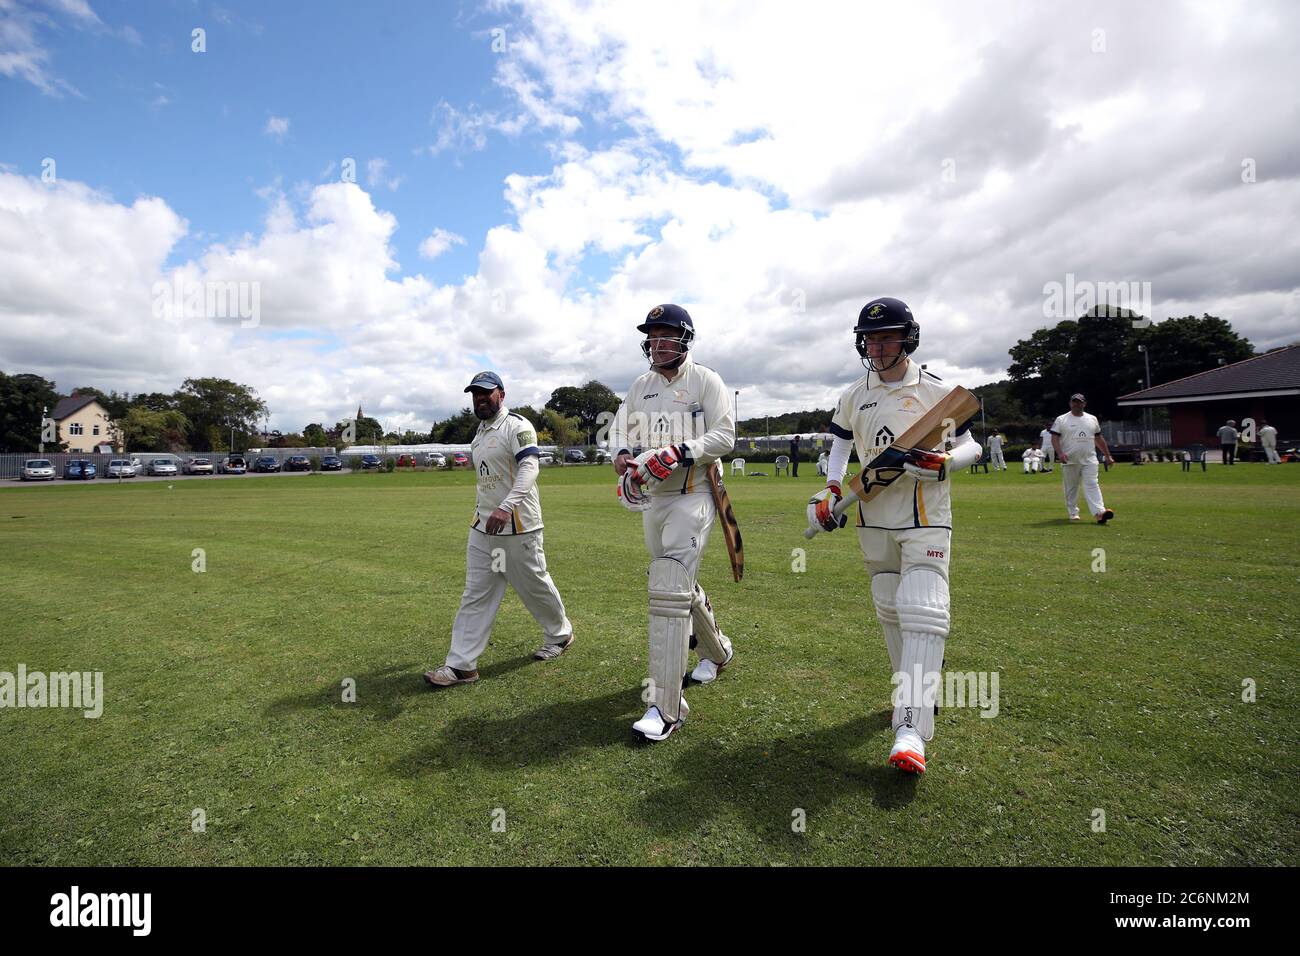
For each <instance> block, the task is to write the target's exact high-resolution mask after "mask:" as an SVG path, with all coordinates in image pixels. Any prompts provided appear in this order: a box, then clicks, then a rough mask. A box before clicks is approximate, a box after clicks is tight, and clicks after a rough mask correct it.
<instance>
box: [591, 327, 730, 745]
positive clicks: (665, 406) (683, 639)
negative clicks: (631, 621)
mask: <svg viewBox="0 0 1300 956" xmlns="http://www.w3.org/2000/svg"><path fill="white" fill-rule="evenodd" d="M637 330H638V331H640V332H642V333H644V334H645V336H646V339H645V341H644V342H643V343H642V344H641V351H642V352H644V353H645V356H646V358H647V359H648V360H649V362H650V370H649V371H648V372H646V373H645V374H644V375H642V376H641V377H640V378H638V379H637V380H636V381H634V382H633V383H632V387H631V388H629V389H628V392H627V397H626V398H625V399H624V400H623V403H622V404H621V405H620V406H619V409H618V413H617V415H616V416H615V418H614V423H613V426H612V428H611V430H610V437H609V445H610V447H611V448H615V449H618V451H617V453H616V454H615V456H614V470H615V472H617V473H618V475H619V498H620V500H621V501H622V502H623V504H624V505H626V506H627V507H629V508H631V509H632V510H634V511H640V512H642V525H643V529H644V533H645V543H646V548H647V549H648V550H649V552H650V558H651V560H650V572H649V590H650V682H649V684H648V688H649V694H648V695H647V703H648V704H649V705H650V706H649V708H648V709H647V710H646V712H645V715H644V716H643V717H642V718H641V719H640V720H638V721H637V722H636V723H634V724H633V725H632V731H633V733H635V734H636V735H637V736H639V737H641V738H642V739H644V740H664V739H666V738H667V737H668V736H669V735H671V734H672V733H673V731H675V730H677V728H679V727H681V726H682V723H683V721H685V719H686V715H687V713H688V712H689V707H688V706H687V704H686V698H685V696H684V695H683V693H682V687H683V684H684V683H685V677H686V668H687V665H688V663H689V652H690V649H691V648H694V649H695V650H696V652H697V653H698V654H699V657H700V660H699V664H698V666H696V668H695V670H694V671H692V672H691V677H692V678H693V679H694V680H695V681H698V682H699V683H701V684H708V683H711V682H712V681H713V680H714V679H715V678H717V676H718V673H719V672H720V671H721V670H722V669H723V668H724V667H726V666H727V665H728V664H730V663H731V661H732V659H733V657H734V656H735V652H734V651H733V649H732V646H731V641H730V640H729V639H728V638H727V636H726V635H725V634H723V633H722V631H721V629H720V628H719V627H718V624H717V621H716V619H715V618H714V616H713V607H712V605H711V604H710V602H709V599H708V597H707V596H706V595H705V593H704V590H703V589H702V588H701V587H700V586H699V584H698V583H697V582H696V575H697V572H698V570H699V566H700V556H701V555H703V554H704V549H705V546H706V545H707V544H708V540H709V530H710V528H711V527H712V525H713V519H714V516H715V514H716V507H715V505H714V502H713V496H712V494H711V493H710V487H709V482H708V478H707V473H706V469H708V468H711V467H713V463H714V462H715V461H717V460H718V459H719V458H720V457H721V456H723V455H725V454H726V453H727V452H729V451H731V449H732V447H733V446H734V445H735V440H736V428H735V422H734V421H733V420H732V413H731V402H730V399H729V393H728V392H727V386H726V385H725V384H723V381H722V377H721V376H720V375H718V373H717V372H715V371H713V369H711V368H706V367H705V366H703V365H697V364H696V363H695V362H694V361H692V360H691V357H690V354H689V351H690V348H691V343H692V341H693V340H694V338H695V324H694V323H693V322H692V320H691V317H690V315H689V314H688V313H687V311H686V310H685V309H683V308H682V307H681V306H678V305H669V304H665V305H657V306H655V307H654V308H653V309H651V310H650V313H649V315H647V316H646V319H645V322H644V323H642V324H641V325H638V326H637ZM639 449H646V450H645V451H642V452H640V454H637V455H635V456H634V455H633V450H639Z"/></svg>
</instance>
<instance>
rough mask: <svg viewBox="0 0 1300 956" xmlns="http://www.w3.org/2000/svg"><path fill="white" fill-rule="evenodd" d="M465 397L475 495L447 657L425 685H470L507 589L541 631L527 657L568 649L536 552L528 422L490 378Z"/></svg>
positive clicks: (534, 459)
mask: <svg viewBox="0 0 1300 956" xmlns="http://www.w3.org/2000/svg"><path fill="white" fill-rule="evenodd" d="M465 391H467V392H470V393H471V394H472V395H473V402H474V415H475V416H476V417H477V418H478V419H479V422H480V424H479V427H478V432H477V433H476V434H475V435H474V441H473V442H472V443H471V445H470V456H471V459H472V461H473V464H474V467H475V469H476V470H477V471H478V495H477V500H476V502H475V510H474V520H473V522H472V523H471V524H470V530H469V542H468V544H467V546H466V553H465V592H464V593H463V594H462V595H461V598H460V610H459V611H458V612H457V613H456V621H455V623H454V624H452V628H451V651H450V652H449V653H448V654H447V662H446V663H445V664H443V665H442V666H441V667H439V668H438V669H437V670H432V671H429V672H428V673H426V674H425V675H424V679H425V681H426V682H427V683H428V684H429V685H430V686H431V687H450V686H452V685H454V684H472V683H473V682H474V681H476V680H478V659H479V656H480V655H481V654H482V653H483V651H484V650H486V648H487V644H488V637H489V636H490V635H491V633H492V623H493V621H495V620H496V614H497V608H498V607H500V605H501V599H502V598H503V597H504V596H505V593H506V585H507V584H509V585H510V586H511V587H513V588H514V589H515V592H516V593H517V594H518V595H519V597H520V599H521V600H522V601H523V602H524V607H526V608H528V613H530V614H532V616H533V618H534V619H535V620H536V621H537V623H538V624H540V625H541V627H542V634H543V643H542V646H541V647H540V648H538V650H537V652H536V653H534V654H533V657H534V658H536V659H537V660H543V661H544V660H552V659H553V658H556V657H559V656H560V655H561V654H563V653H564V652H565V651H566V650H568V649H569V646H570V645H571V644H573V626H572V625H571V624H570V623H569V619H568V617H567V616H566V615H565V613H564V602H563V601H562V600H561V599H560V592H559V591H558V590H557V589H556V587H555V582H554V581H552V580H551V575H550V573H549V572H548V571H547V570H546V553H545V552H544V551H543V550H542V503H541V499H540V497H539V496H538V493H537V473H538V450H537V433H536V431H535V430H534V429H533V425H532V423H531V422H530V421H528V419H526V418H524V417H523V416H522V415H518V414H516V413H515V412H512V411H510V410H509V409H507V408H506V406H505V399H506V390H505V385H503V384H502V382H501V377H500V376H499V375H497V373H496V372H479V373H478V374H477V375H475V376H474V379H473V381H471V382H470V383H469V385H468V386H467V387H466V389H465Z"/></svg>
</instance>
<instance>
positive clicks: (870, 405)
mask: <svg viewBox="0 0 1300 956" xmlns="http://www.w3.org/2000/svg"><path fill="white" fill-rule="evenodd" d="M879 404H880V403H879V402H867V404H865V405H859V406H858V411H860V412H865V411H866V410H867V409H868V408H875V407H876V406H877V405H879Z"/></svg>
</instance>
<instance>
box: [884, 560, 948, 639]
mask: <svg viewBox="0 0 1300 956" xmlns="http://www.w3.org/2000/svg"><path fill="white" fill-rule="evenodd" d="M895 601H896V602H897V604H898V623H899V626H900V627H901V628H902V629H903V632H904V634H907V633H908V632H913V633H916V634H933V635H935V636H937V637H947V636H948V625H949V622H950V619H951V616H950V615H949V613H948V582H947V581H946V580H945V579H944V577H943V575H941V574H939V572H938V571H935V570H934V569H933V568H912V569H911V570H910V571H908V572H907V573H906V574H904V575H903V577H902V580H900V581H899V582H898V593H897V595H896V597H895Z"/></svg>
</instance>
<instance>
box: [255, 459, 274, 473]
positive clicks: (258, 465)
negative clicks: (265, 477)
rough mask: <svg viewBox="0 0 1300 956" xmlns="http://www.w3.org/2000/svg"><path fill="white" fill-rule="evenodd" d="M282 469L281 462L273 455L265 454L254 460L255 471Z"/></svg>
mask: <svg viewBox="0 0 1300 956" xmlns="http://www.w3.org/2000/svg"><path fill="white" fill-rule="evenodd" d="M279 470H280V463H279V462H278V461H276V460H275V457H274V456H273V455H263V456H262V457H260V458H258V459H257V460H256V461H254V462H253V471H258V472H267V471H271V472H275V471H279Z"/></svg>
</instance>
